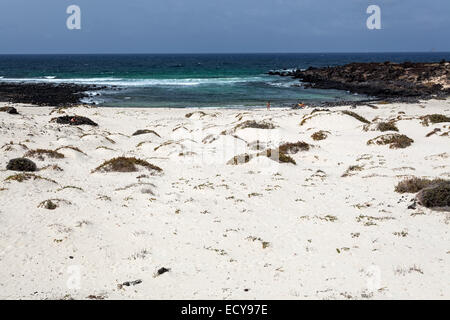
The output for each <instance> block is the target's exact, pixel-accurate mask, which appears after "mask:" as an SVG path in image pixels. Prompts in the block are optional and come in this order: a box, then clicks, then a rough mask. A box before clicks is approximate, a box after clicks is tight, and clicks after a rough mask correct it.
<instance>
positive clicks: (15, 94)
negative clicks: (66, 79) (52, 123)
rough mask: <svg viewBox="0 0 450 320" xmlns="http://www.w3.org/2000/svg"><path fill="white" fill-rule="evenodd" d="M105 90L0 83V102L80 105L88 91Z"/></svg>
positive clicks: (46, 84) (96, 87) (64, 85)
mask: <svg viewBox="0 0 450 320" xmlns="http://www.w3.org/2000/svg"><path fill="white" fill-rule="evenodd" d="M99 89H104V87H99V86H95V85H92V86H87V85H76V84H51V83H7V82H0V101H2V102H13V103H29V104H34V105H38V106H62V105H72V104H78V103H80V99H82V98H84V97H87V96H88V95H87V94H86V91H90V90H99Z"/></svg>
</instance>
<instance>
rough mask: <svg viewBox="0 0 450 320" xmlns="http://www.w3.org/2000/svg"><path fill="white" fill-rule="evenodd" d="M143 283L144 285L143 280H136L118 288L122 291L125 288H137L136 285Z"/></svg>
mask: <svg viewBox="0 0 450 320" xmlns="http://www.w3.org/2000/svg"><path fill="white" fill-rule="evenodd" d="M141 283H142V280H140V279H138V280H135V281H125V282H124V283H122V284H118V285H117V287H118V288H119V289H122V288H123V287H131V286H136V285H138V284H141Z"/></svg>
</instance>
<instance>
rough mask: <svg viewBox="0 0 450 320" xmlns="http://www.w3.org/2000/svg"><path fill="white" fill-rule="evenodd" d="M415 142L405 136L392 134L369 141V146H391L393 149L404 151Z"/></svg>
mask: <svg viewBox="0 0 450 320" xmlns="http://www.w3.org/2000/svg"><path fill="white" fill-rule="evenodd" d="M413 142H414V140H413V139H411V138H409V137H407V136H405V135H404V134H398V133H390V134H385V135H382V136H378V137H376V138H374V139H371V140H369V141H367V145H374V144H376V145H389V148H391V149H403V148H407V147H409V146H410V145H411V144H412V143H413Z"/></svg>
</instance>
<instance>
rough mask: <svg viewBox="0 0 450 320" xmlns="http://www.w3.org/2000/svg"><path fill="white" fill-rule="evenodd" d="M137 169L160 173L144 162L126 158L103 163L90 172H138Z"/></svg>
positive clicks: (160, 170) (155, 167) (157, 168)
mask: <svg viewBox="0 0 450 320" xmlns="http://www.w3.org/2000/svg"><path fill="white" fill-rule="evenodd" d="M139 167H142V168H145V169H147V170H150V171H156V172H162V169H161V168H160V167H157V166H155V165H153V164H151V163H149V162H147V161H145V160H141V159H136V158H126V157H118V158H114V159H111V160H108V161H105V162H104V163H103V164H101V165H100V166H98V167H97V168H96V169H94V170H93V171H92V172H137V171H139Z"/></svg>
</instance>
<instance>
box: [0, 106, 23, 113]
mask: <svg viewBox="0 0 450 320" xmlns="http://www.w3.org/2000/svg"><path fill="white" fill-rule="evenodd" d="M0 111H1V112H6V113H9V114H19V112H17V109H16V108H14V107H2V108H0Z"/></svg>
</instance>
